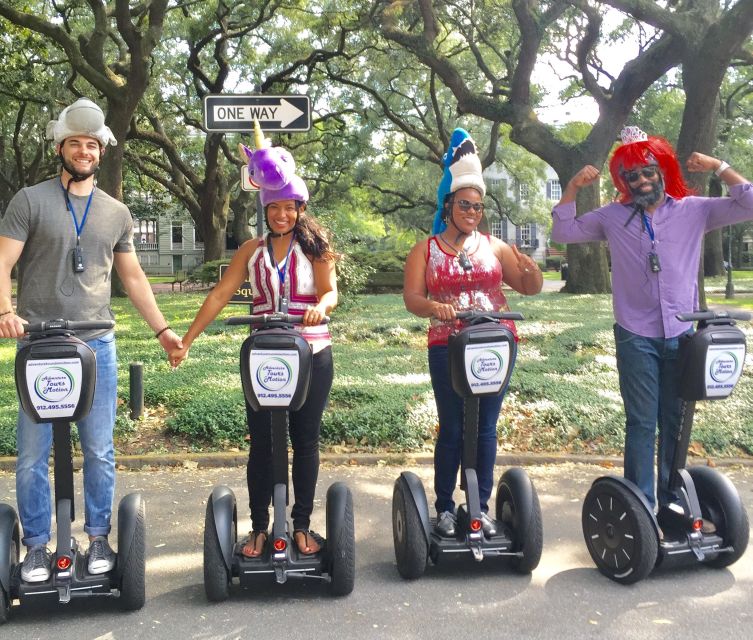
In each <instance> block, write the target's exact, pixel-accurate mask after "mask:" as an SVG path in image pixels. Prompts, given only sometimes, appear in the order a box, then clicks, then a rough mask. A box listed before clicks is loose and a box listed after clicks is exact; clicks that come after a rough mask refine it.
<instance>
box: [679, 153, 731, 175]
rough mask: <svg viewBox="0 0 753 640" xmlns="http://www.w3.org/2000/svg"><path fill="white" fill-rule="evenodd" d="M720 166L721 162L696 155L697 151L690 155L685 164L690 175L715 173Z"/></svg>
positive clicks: (709, 157) (699, 154)
mask: <svg viewBox="0 0 753 640" xmlns="http://www.w3.org/2000/svg"><path fill="white" fill-rule="evenodd" d="M721 164H722V161H721V160H717V159H716V158H712V157H711V156H707V155H704V154H702V153H698V152H697V151H694V152H693V153H691V154H690V157H689V158H688V161H687V162H686V163H685V165H686V166H687V168H688V171H690V172H691V173H705V172H707V171H716V170H717V169H718V168H719V166H720V165H721Z"/></svg>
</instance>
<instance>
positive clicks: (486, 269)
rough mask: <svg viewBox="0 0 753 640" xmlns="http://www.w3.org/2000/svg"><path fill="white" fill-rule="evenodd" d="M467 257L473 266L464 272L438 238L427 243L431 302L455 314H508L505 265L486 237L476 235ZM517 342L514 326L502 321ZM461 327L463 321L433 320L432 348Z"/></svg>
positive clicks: (430, 341)
mask: <svg viewBox="0 0 753 640" xmlns="http://www.w3.org/2000/svg"><path fill="white" fill-rule="evenodd" d="M466 254H467V256H468V258H469V260H470V263H471V265H472V266H473V268H472V269H470V270H465V269H463V267H462V266H461V265H460V262H459V261H458V257H457V255H455V254H454V253H450V252H449V251H448V250H446V248H445V247H444V246H443V244H442V242H441V241H440V240H439V239H438V237H437V236H432V237H430V238H429V239H428V240H427V259H426V288H427V291H428V293H429V298H430V299H431V300H437V301H438V302H444V303H446V304H451V305H452V306H453V307H454V308H455V310H456V311H471V310H474V309H475V310H481V311H508V310H509V307H508V306H507V298H505V294H504V293H503V292H502V265H501V264H500V262H499V260H498V259H497V256H495V255H494V251H493V250H492V245H491V241H490V240H489V236H488V235H486V234H480V233H476V234H475V242H474V241H473V240H471V242H470V243H469V246H468V248H467V250H466ZM501 324H503V325H504V326H506V327H507V328H509V329H510V330H511V331H512V332H513V334H514V335H515V339H516V340H517V339H518V334H517V330H516V328H515V323H514V322H512V321H511V320H502V322H501ZM460 327H461V323H460V321H455V322H440V321H438V320H434V319H432V321H431V326H430V327H429V346H430V347H433V346H437V345H445V344H447V338H448V337H449V336H450V334H451V333H453V332H454V331H456V330H457V329H459V328H460Z"/></svg>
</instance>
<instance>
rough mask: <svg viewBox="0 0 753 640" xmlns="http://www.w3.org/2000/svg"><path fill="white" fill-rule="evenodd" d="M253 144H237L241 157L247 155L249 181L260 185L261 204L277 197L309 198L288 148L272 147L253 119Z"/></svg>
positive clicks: (282, 198) (272, 200) (277, 199)
mask: <svg viewBox="0 0 753 640" xmlns="http://www.w3.org/2000/svg"><path fill="white" fill-rule="evenodd" d="M254 144H255V146H256V149H255V150H254V149H249V148H248V147H247V146H246V145H244V144H239V145H238V149H239V151H240V154H241V158H243V157H244V156H245V158H247V159H248V171H249V174H250V176H251V181H252V182H253V183H254V184H255V185H257V186H258V187H259V192H260V195H261V204H262V206H263V207H266V206H267V205H268V204H269V203H270V202H277V201H279V200H300V201H301V202H308V199H309V191H308V189H307V188H306V183H305V182H304V181H303V180H302V179H301V178H300V177H299V176H297V175H296V173H295V160H293V156H292V155H291V154H290V151H288V150H287V149H283V148H282V147H273V146H272V143H271V142H270V141H269V140H268V139H267V138H265V137H264V134H263V133H262V130H261V127H260V126H259V122H258V121H257V120H254Z"/></svg>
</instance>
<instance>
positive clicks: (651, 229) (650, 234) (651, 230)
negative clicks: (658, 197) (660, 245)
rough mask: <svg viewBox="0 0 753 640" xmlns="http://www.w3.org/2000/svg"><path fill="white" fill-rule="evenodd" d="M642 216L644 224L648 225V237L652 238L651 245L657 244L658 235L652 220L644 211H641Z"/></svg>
mask: <svg viewBox="0 0 753 640" xmlns="http://www.w3.org/2000/svg"><path fill="white" fill-rule="evenodd" d="M641 217H642V218H643V226H644V227H646V231H647V232H648V237H649V238H651V246H652V247H653V246H656V240H655V238H656V236H655V235H654V227H653V225H652V224H651V220H649V218H648V216H647V215H646V214H645V213H643V212H641Z"/></svg>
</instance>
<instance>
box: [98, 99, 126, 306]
mask: <svg viewBox="0 0 753 640" xmlns="http://www.w3.org/2000/svg"><path fill="white" fill-rule="evenodd" d="M127 109H128V107H127V106H126V105H123V104H119V103H115V102H114V101H112V100H109V101H108V107H107V118H106V122H107V126H108V127H110V129H111V130H112V132H113V135H114V136H115V139H116V140H117V141H118V144H117V145H115V146H108V147H107V149H106V150H105V154H104V156H102V161H101V163H100V168H99V172H98V174H97V186H98V187H99V188H100V189H102V191H104V192H105V193H107V194H108V195H110V196H112V197H113V198H115V199H116V200H120V201H121V202H122V201H123V156H124V155H125V141H126V136H127V135H128V129H129V126H130V114H129V113H127V112H126V110H127ZM111 294H112V296H113V297H114V298H125V297H126V296H127V294H126V290H125V287H124V286H123V283H122V282H121V280H120V277H119V276H118V272H117V271H116V270H115V269H113V272H112V283H111Z"/></svg>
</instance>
